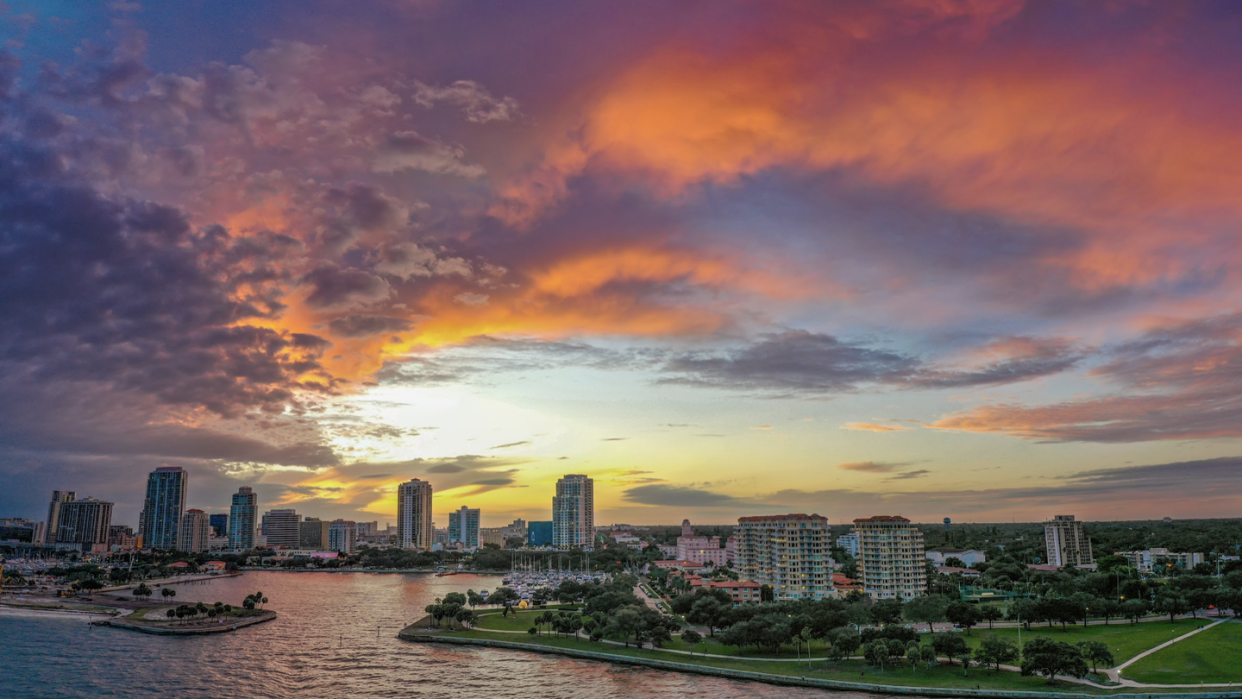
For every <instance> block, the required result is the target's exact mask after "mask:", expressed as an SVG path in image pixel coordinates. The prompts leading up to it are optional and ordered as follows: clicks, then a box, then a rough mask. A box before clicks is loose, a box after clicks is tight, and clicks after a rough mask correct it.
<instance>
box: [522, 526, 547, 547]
mask: <svg viewBox="0 0 1242 699" xmlns="http://www.w3.org/2000/svg"><path fill="white" fill-rule="evenodd" d="M526 532H527V533H526V543H528V544H530V545H531V546H534V547H539V546H551V545H552V523H551V522H531V523H530V524H529V525H528V526H527V527H526Z"/></svg>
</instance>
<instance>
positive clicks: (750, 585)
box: [707, 580, 763, 607]
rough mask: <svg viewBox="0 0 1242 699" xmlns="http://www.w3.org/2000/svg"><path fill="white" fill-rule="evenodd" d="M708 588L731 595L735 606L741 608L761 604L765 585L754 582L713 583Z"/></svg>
mask: <svg viewBox="0 0 1242 699" xmlns="http://www.w3.org/2000/svg"><path fill="white" fill-rule="evenodd" d="M707 586H708V587H713V588H716V589H717V590H724V591H725V592H727V593H729V597H731V598H732V599H733V606H735V607H740V606H742V605H743V604H759V603H760V602H762V601H763V599H762V597H763V596H762V590H763V585H760V584H759V583H757V582H754V581H753V580H724V581H711V582H708V583H707Z"/></svg>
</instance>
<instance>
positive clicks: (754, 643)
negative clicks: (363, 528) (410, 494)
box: [400, 585, 1242, 696]
mask: <svg viewBox="0 0 1242 699" xmlns="http://www.w3.org/2000/svg"><path fill="white" fill-rule="evenodd" d="M642 589H649V588H646V586H645V585H643V586H639V587H638V588H636V592H639V593H640V594H639V595H638V596H639V597H640V598H642V597H646V595H644V594H641V590H642ZM562 599H564V596H562ZM644 602H645V604H643V606H642V607H637V606H633V607H630V608H629V609H626V608H624V607H622V608H614V609H612V610H608V611H601V607H606V606H607V603H603V604H592V600H591V599H587V600H586V601H585V604H578V603H569V604H559V605H558V604H546V605H535V606H528V604H527V603H526V602H521V603H519V604H516V605H510V606H506V603H505V602H503V601H502V603H501V604H500V605H484V606H482V607H473V608H471V609H468V610H466V609H464V606H463V611H459V612H457V613H455V614H447V615H441V617H440V618H436V614H435V612H437V611H440V610H438V609H436V607H438V606H440V605H432V606H429V607H428V616H426V617H424V618H423V619H421V620H419V621H417V622H415V623H414V624H412V625H410V626H409V627H407V628H406V629H405V630H404V631H402V632H401V634H400V637H401V638H403V639H405V640H408V641H414V642H425V643H457V644H468V645H482V646H489V647H492V648H503V649H509V650H517V651H528V652H539V653H556V654H563V655H570V656H573V657H579V658H585V659H592V660H601V661H606V662H614V663H622V664H638V665H647V666H652V667H658V668H661V669H670V670H677V671H683V672H697V673H704V674H721V675H724V676H729V677H735V678H742V679H753V680H758V681H765V682H773V683H777V684H794V685H807V686H821V687H825V686H826V687H837V688H841V687H845V686H846V685H847V684H848V685H857V688H858V689H865V690H867V691H889V692H892V693H910V692H911V691H912V690H913V689H914V688H922V689H926V690H928V691H932V692H933V693H935V692H940V693H942V694H948V693H952V692H955V691H958V690H963V691H968V692H979V691H981V692H985V693H987V692H992V693H998V692H1006V693H1009V692H1023V691H1026V692H1041V693H1054V694H1055V693H1061V694H1079V695H1125V696H1135V695H1156V694H1169V693H1176V694H1186V693H1189V694H1197V693H1204V694H1211V695H1213V696H1226V695H1234V687H1235V686H1236V687H1238V688H1239V689H1238V693H1237V694H1236V696H1242V620H1238V619H1236V618H1235V617H1234V616H1233V615H1232V614H1230V613H1228V612H1225V611H1223V610H1216V609H1209V610H1206V611H1199V610H1195V611H1194V612H1188V613H1184V614H1179V613H1174V614H1172V615H1169V614H1161V615H1159V616H1157V615H1156V613H1155V612H1152V613H1151V614H1150V615H1144V616H1139V617H1136V618H1133V619H1128V620H1127V619H1120V620H1119V619H1111V620H1105V619H1093V618H1087V619H1086V620H1085V621H1086V623H1085V624H1084V623H1082V620H1078V621H1076V622H1068V621H1062V622H1054V621H1051V620H1049V621H1046V622H1044V623H1035V624H1030V623H1026V622H1024V623H1021V624H1019V623H1016V622H1010V621H994V622H993V623H992V624H991V628H989V627H988V624H987V623H986V622H984V623H982V624H975V625H971V626H968V627H967V628H964V629H963V628H962V627H960V626H954V625H952V624H950V623H939V624H930V625H929V624H925V623H924V624H919V623H914V622H912V620H910V619H908V618H903V619H900V620H894V623H891V624H888V625H884V626H875V625H873V626H868V627H865V628H857V627H854V626H850V625H846V626H843V627H841V629H843V630H842V631H834V632H829V633H827V634H824V635H822V636H821V635H819V634H816V633H814V632H810V628H809V627H808V628H807V629H805V630H804V631H803V632H802V633H801V634H795V635H794V637H793V638H792V639H790V640H789V641H787V642H773V641H769V640H764V639H763V637H762V634H763V632H762V630H758V631H756V635H754V636H753V637H752V638H749V639H747V638H744V637H741V636H739V633H741V632H737V631H735V630H734V629H718V628H710V627H705V626H702V625H701V624H694V623H691V622H690V621H687V619H686V617H685V616H684V615H677V614H670V613H668V612H669V611H670V610H669V607H668V605H667V603H666V602H664V601H662V600H656V599H652V598H649V597H647V598H646V599H645V600H644ZM449 606H452V605H451V604H450V605H449ZM840 606H841V608H844V609H846V610H847V612H846V613H848V609H849V608H850V605H840ZM997 606H998V607H999V606H1002V605H997ZM522 607H526V608H522ZM691 616H692V617H693V615H691ZM793 616H794V615H792V614H791V615H789V618H790V619H791V620H793ZM643 617H645V618H646V619H647V627H646V629H645V630H644V629H643V626H642V622H641V621H640V619H641V618H643ZM657 619H658V621H657ZM700 621H701V619H700ZM793 621H794V623H795V624H797V623H800V622H797V621H796V620H793ZM735 628H736V627H735ZM660 629H664V630H660ZM868 638H869V639H871V640H870V641H868V642H863V641H864V640H865V639H868ZM851 639H852V640H851ZM877 639H879V643H878V644H877V642H876V640H877ZM905 639H910V640H909V641H907V640H905Z"/></svg>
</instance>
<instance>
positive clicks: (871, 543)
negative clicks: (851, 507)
mask: <svg viewBox="0 0 1242 699" xmlns="http://www.w3.org/2000/svg"><path fill="white" fill-rule="evenodd" d="M854 533H856V534H858V557H857V558H858V576H859V579H860V582H862V586H863V592H866V593H867V595H868V596H869V597H871V598H872V599H878V600H879V599H898V600H911V599H914V598H915V597H920V596H922V595H924V594H926V593H927V554H926V553H925V552H924V550H923V532H922V531H920V530H919V529H918V528H917V527H915V526H914V525H912V524H911V523H910V520H908V519H906V518H905V517H894V516H890V515H881V516H877V517H868V518H866V519H856V520H854Z"/></svg>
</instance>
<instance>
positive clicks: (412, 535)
mask: <svg viewBox="0 0 1242 699" xmlns="http://www.w3.org/2000/svg"><path fill="white" fill-rule="evenodd" d="M431 516H432V515H431V483H429V482H427V481H420V480H418V479H417V478H415V479H413V480H411V481H409V482H408V483H402V484H401V485H399V486H397V545H398V546H400V547H401V548H403V549H430V548H431V544H432V541H433V537H434V533H433V526H434V525H432V523H431Z"/></svg>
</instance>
